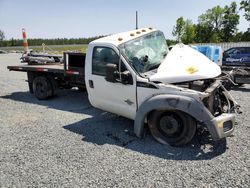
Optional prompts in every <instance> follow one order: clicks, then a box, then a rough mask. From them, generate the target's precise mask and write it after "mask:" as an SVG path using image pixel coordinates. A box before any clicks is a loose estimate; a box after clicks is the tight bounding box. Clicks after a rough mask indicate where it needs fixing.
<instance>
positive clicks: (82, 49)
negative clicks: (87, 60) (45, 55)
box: [0, 44, 88, 53]
mask: <svg viewBox="0 0 250 188" xmlns="http://www.w3.org/2000/svg"><path fill="white" fill-rule="evenodd" d="M87 46H88V45H87V44H78V45H49V46H46V47H45V50H46V52H47V51H53V52H55V53H63V52H64V51H79V52H86V50H87ZM29 49H32V50H33V51H38V52H42V51H43V47H42V46H29ZM0 50H5V51H17V52H19V51H23V46H12V47H0Z"/></svg>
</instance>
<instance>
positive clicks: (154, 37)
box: [8, 28, 239, 146]
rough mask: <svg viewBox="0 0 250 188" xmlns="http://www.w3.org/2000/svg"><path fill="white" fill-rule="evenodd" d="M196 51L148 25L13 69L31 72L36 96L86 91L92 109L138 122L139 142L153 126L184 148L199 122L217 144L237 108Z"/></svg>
mask: <svg viewBox="0 0 250 188" xmlns="http://www.w3.org/2000/svg"><path fill="white" fill-rule="evenodd" d="M199 54H200V53H199V52H196V51H195V50H193V49H191V48H190V47H188V46H185V45H176V46H175V47H174V48H173V49H172V50H171V51H170V52H169V51H168V47H167V44H166V40H165V37H164V35H163V33H162V32H161V31H159V30H155V29H152V28H144V29H138V30H133V31H129V32H124V33H119V34H115V35H111V36H107V37H103V38H100V39H97V40H95V41H93V42H91V43H90V44H89V45H88V51H87V53H86V54H83V53H64V58H63V63H57V64H44V65H29V64H23V65H17V66H8V69H9V70H11V71H22V72H27V75H28V85H29V89H30V92H31V93H34V94H35V96H36V97H37V98H38V99H47V98H49V97H52V96H54V95H56V91H57V90H58V89H60V88H71V87H79V88H81V89H84V88H86V89H87V92H88V98H89V101H90V103H91V105H92V106H94V107H96V108H99V109H102V110H104V111H108V112H111V113H115V114H118V115H120V116H124V117H127V118H129V119H132V120H134V132H135V134H136V135H137V136H138V137H140V138H141V137H143V135H144V131H145V127H146V126H148V127H149V129H150V131H151V133H152V135H153V136H154V138H155V139H156V140H158V141H159V142H161V143H163V144H170V145H172V146H181V145H185V144H187V143H189V142H190V141H191V140H192V138H193V136H194V135H195V133H196V130H197V125H199V126H203V127H205V128H206V129H207V130H208V131H209V132H210V134H211V136H212V138H213V139H214V140H218V139H221V138H224V137H226V136H229V135H231V134H232V132H233V130H234V125H235V112H236V111H237V109H238V107H239V106H238V104H237V103H236V102H235V101H234V99H233V98H232V96H231V95H230V94H229V93H228V91H227V90H226V89H225V88H224V87H223V85H222V84H221V81H220V80H219V75H220V74H221V70H220V68H219V67H218V66H217V65H216V64H215V63H213V62H212V61H210V60H209V59H207V58H206V57H204V56H203V55H199ZM51 102H53V101H51Z"/></svg>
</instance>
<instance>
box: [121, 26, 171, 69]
mask: <svg viewBox="0 0 250 188" xmlns="http://www.w3.org/2000/svg"><path fill="white" fill-rule="evenodd" d="M120 47H121V50H122V52H123V54H124V55H125V56H126V58H127V59H128V60H129V62H130V63H131V64H132V66H133V67H134V68H135V70H136V71H137V72H138V73H145V72H148V71H150V70H153V69H156V68H158V67H159V65H160V64H161V63H162V61H163V59H164V58H165V57H166V55H167V53H168V46H167V43H166V39H165V37H164V35H163V33H162V32H160V31H155V32H152V33H150V34H149V35H145V36H142V37H140V38H138V39H135V40H133V41H129V42H126V43H124V44H122V45H121V46H120Z"/></svg>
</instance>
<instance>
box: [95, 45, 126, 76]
mask: <svg viewBox="0 0 250 188" xmlns="http://www.w3.org/2000/svg"><path fill="white" fill-rule="evenodd" d="M108 63H112V64H116V65H117V67H118V66H119V56H118V54H117V53H116V52H115V51H114V50H113V49H111V48H108V47H95V48H94V50H93V56H92V74H95V75H100V76H106V65H107V64H108ZM121 67H122V68H121V70H122V72H123V71H125V70H126V68H125V65H124V64H123V63H122V65H121Z"/></svg>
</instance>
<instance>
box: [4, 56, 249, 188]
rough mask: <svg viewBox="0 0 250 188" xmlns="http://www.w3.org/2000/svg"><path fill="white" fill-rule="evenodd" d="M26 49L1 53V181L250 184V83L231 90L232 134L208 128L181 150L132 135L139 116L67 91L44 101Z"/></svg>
mask: <svg viewBox="0 0 250 188" xmlns="http://www.w3.org/2000/svg"><path fill="white" fill-rule="evenodd" d="M19 57H20V55H17V54H1V55H0V88H1V90H0V187H184V186H185V187H249V185H250V150H249V149H250V141H249V133H250V124H249V122H250V112H249V109H250V94H249V92H250V85H246V86H244V87H241V88H235V89H234V90H233V91H232V92H231V93H232V95H233V96H234V97H235V98H236V100H237V101H238V103H239V104H240V105H241V106H242V111H243V114H240V115H238V117H237V127H236V130H235V132H234V135H233V136H232V137H229V138H227V139H225V140H221V141H219V142H213V141H211V140H210V139H209V137H208V136H207V135H206V134H205V133H203V134H199V135H196V137H195V139H194V140H193V142H192V143H191V144H190V145H189V146H187V147H183V148H174V147H170V146H165V145H161V144H159V143H157V142H156V141H155V140H154V139H153V138H152V137H151V136H150V135H149V134H148V135H147V136H146V138H144V139H138V138H136V137H134V136H133V122H132V121H130V120H128V119H126V118H122V117H119V116H116V115H113V114H110V113H106V112H103V111H101V110H97V109H94V108H92V107H91V106H90V104H89V102H88V99H87V94H86V93H81V92H79V91H78V90H71V91H61V92H59V95H58V97H56V98H53V99H50V100H48V101H38V100H37V99H36V98H35V97H34V96H33V95H31V94H30V93H29V92H28V87H27V83H26V82H25V80H26V74H25V73H22V72H9V71H8V70H7V69H6V66H7V65H14V64H17V63H18V62H19Z"/></svg>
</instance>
